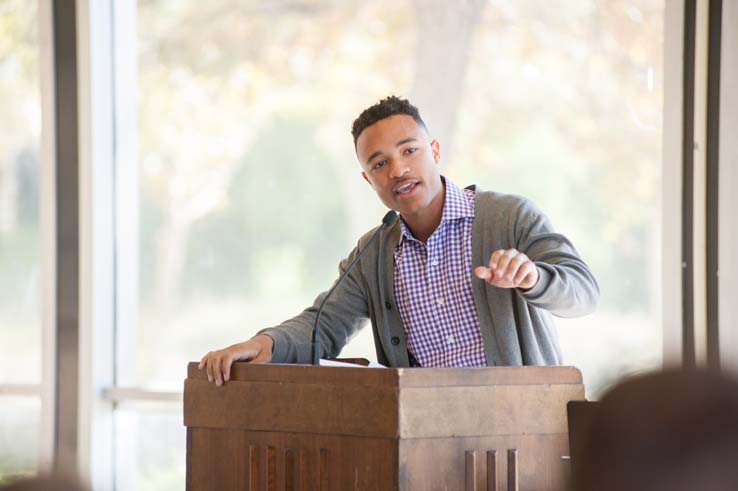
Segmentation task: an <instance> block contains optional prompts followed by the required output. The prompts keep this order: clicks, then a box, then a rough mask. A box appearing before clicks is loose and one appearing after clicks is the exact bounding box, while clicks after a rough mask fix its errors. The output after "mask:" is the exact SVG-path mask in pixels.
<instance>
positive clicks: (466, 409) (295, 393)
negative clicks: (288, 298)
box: [184, 363, 584, 491]
mask: <svg viewBox="0 0 738 491" xmlns="http://www.w3.org/2000/svg"><path fill="white" fill-rule="evenodd" d="M231 377H232V378H231V381H230V382H228V383H226V384H225V385H223V386H221V387H216V386H215V385H214V384H210V383H208V381H207V377H206V376H205V374H204V373H203V372H201V371H199V370H198V369H197V364H196V363H190V364H189V366H188V377H187V380H186V381H185V396H184V423H185V425H186V426H187V489H188V490H192V491H195V490H210V489H213V490H216V489H217V490H243V489H247V490H272V489H273V490H313V489H314V490H318V489H321V490H349V489H367V490H385V489H386V490H390V489H403V490H405V489H419V490H426V489H429V490H431V489H477V490H487V489H490V490H492V489H494V490H498V489H499V490H502V491H504V490H506V489H511V490H512V489H516V490H517V489H520V490H558V489H564V486H565V480H566V473H567V471H568V469H567V466H568V463H567V462H565V461H562V460H561V459H560V456H561V455H565V454H567V453H568V438H567V425H566V403H567V402H568V401H570V400H583V399H584V387H583V385H582V379H581V373H580V372H579V370H577V369H576V368H573V367H499V368H477V369H472V368H439V369H389V368H388V369H369V368H353V367H314V366H302V365H248V364H244V363H237V364H235V365H234V367H233V369H232V371H231Z"/></svg>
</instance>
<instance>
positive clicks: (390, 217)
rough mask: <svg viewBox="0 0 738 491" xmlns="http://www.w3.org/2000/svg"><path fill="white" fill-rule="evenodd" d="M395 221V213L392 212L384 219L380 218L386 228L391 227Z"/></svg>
mask: <svg viewBox="0 0 738 491" xmlns="http://www.w3.org/2000/svg"><path fill="white" fill-rule="evenodd" d="M396 221H397V213H396V212H395V211H394V210H390V211H388V212H387V214H386V215H385V216H384V218H382V224H384V225H385V226H386V227H391V226H392V225H394V224H395V222H396Z"/></svg>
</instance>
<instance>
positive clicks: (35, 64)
mask: <svg viewBox="0 0 738 491" xmlns="http://www.w3.org/2000/svg"><path fill="white" fill-rule="evenodd" d="M39 52H40V49H39V36H38V3H37V2H35V1H27V0H3V1H2V2H0V385H24V386H33V385H39V384H40V383H41V288H40V280H41V278H40V269H41V261H40V256H39V254H40V236H39V182H40V179H39V152H40V141H41V136H40V135H41V89H40V82H39ZM39 418H40V398H39V397H26V396H15V395H4V396H2V397H0V484H1V483H3V482H4V481H6V480H8V479H10V478H11V477H13V476H23V475H28V474H33V473H35V471H36V466H37V463H38V444H39V440H38V431H39Z"/></svg>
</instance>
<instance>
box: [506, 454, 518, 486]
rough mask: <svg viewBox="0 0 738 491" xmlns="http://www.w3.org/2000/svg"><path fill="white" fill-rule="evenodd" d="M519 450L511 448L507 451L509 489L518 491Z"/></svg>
mask: <svg viewBox="0 0 738 491" xmlns="http://www.w3.org/2000/svg"><path fill="white" fill-rule="evenodd" d="M518 486H519V476H518V451H517V449H515V448H511V449H509V450H508V451H507V491H518Z"/></svg>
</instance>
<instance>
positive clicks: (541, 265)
mask: <svg viewBox="0 0 738 491" xmlns="http://www.w3.org/2000/svg"><path fill="white" fill-rule="evenodd" d="M512 227H513V231H512V232H513V234H514V237H515V244H516V248H517V249H518V250H519V251H521V252H523V253H524V254H525V255H527V256H528V257H529V258H530V260H531V261H533V262H534V263H535V265H536V267H537V268H538V274H539V278H538V282H537V283H536V284H535V285H534V286H533V287H532V288H530V289H529V290H518V291H519V292H520V294H521V295H522V296H523V298H525V300H526V301H527V302H528V303H530V304H531V305H534V306H536V307H539V308H542V309H545V310H548V311H549V312H551V313H552V314H554V315H556V316H559V317H579V316H582V315H586V314H589V313H591V312H593V311H594V310H595V308H596V307H597V304H598V302H599V298H600V289H599V286H598V285H597V280H595V277H594V275H593V274H592V271H590V269H589V267H588V266H587V264H586V263H585V262H584V261H583V260H582V258H581V257H580V256H579V253H578V252H577V250H576V249H575V248H574V245H573V244H572V243H571V241H570V240H569V239H567V238H566V237H565V236H564V235H562V234H560V233H557V232H555V231H554V229H553V227H552V225H551V223H550V222H549V220H548V218H547V217H546V215H544V214H543V213H542V212H541V211H540V210H539V209H538V208H537V207H536V206H535V205H533V203H531V202H530V201H529V200H527V199H522V200H521V201H520V205H519V206H518V208H517V212H516V213H515V219H514V220H513V222H512Z"/></svg>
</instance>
